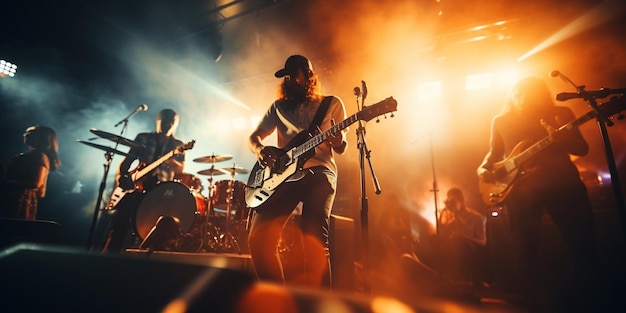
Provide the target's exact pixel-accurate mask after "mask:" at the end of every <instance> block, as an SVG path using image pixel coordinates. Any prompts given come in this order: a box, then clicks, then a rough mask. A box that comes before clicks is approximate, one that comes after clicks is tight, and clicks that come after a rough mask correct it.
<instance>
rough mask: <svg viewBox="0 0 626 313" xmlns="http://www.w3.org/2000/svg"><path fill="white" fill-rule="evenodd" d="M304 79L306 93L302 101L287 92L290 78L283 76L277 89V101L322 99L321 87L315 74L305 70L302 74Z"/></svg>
mask: <svg viewBox="0 0 626 313" xmlns="http://www.w3.org/2000/svg"><path fill="white" fill-rule="evenodd" d="M304 77H305V79H306V87H305V89H306V92H305V97H304V99H297V98H296V97H294V95H293V94H290V92H289V85H288V84H289V81H288V80H289V79H291V77H289V76H285V78H283V81H282V83H281V84H280V85H279V87H278V95H277V97H278V100H282V101H293V100H319V99H321V98H322V92H321V90H322V86H321V83H320V81H319V78H318V76H317V74H316V73H315V72H313V71H312V70H306V71H305V73H304Z"/></svg>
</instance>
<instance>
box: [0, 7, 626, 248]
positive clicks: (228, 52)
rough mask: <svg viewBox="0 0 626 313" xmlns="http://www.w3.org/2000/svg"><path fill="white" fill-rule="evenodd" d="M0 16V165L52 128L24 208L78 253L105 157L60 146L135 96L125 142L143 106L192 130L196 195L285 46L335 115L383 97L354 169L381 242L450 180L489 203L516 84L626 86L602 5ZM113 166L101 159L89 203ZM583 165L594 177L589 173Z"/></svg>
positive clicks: (70, 144) (349, 201)
mask: <svg viewBox="0 0 626 313" xmlns="http://www.w3.org/2000/svg"><path fill="white" fill-rule="evenodd" d="M2 10H3V20H2V22H0V23H1V24H0V25H2V26H1V27H2V28H1V29H2V36H1V39H0V59H2V60H5V61H8V62H11V63H14V64H16V65H17V71H16V73H15V75H14V77H10V76H8V75H5V76H4V77H2V78H0V104H1V106H2V107H1V108H2V115H1V117H0V119H1V124H2V138H1V139H0V140H1V143H0V145H1V147H2V149H1V152H0V157H1V158H0V159H1V160H2V162H5V161H6V160H7V159H8V158H9V157H10V156H11V155H13V154H16V153H19V152H21V151H23V150H24V149H25V146H24V145H23V144H22V142H21V140H22V137H21V135H22V132H23V131H24V129H25V128H26V127H28V126H29V125H33V124H40V125H47V126H50V127H53V128H54V129H56V131H57V134H58V137H59V145H60V157H61V160H62V166H61V168H60V169H59V170H58V171H57V172H55V173H53V174H51V176H50V178H49V180H50V187H49V188H50V190H49V197H48V198H47V199H45V200H43V201H42V204H41V209H40V213H39V214H40V215H39V216H40V218H41V219H48V220H55V221H58V222H59V223H61V225H62V235H63V241H64V243H67V244H70V245H77V246H83V245H85V244H87V238H88V234H89V231H90V227H91V222H92V218H93V216H94V213H95V212H94V211H95V210H94V207H95V201H96V199H97V195H98V188H99V184H100V181H101V179H102V176H103V164H104V163H105V159H104V152H103V151H101V150H98V149H95V148H92V147H89V146H87V145H83V144H80V143H78V142H77V141H76V140H77V139H80V140H85V141H90V142H93V143H96V144H101V145H107V146H111V147H112V146H113V144H112V143H110V142H107V140H106V139H102V138H96V137H97V136H95V135H94V134H92V133H91V132H90V131H89V130H90V129H91V128H97V129H100V130H104V131H107V132H111V133H115V134H120V131H121V129H122V126H118V127H115V126H114V125H115V124H116V123H117V122H118V121H120V120H121V119H123V118H124V117H125V116H127V115H128V114H129V113H130V112H132V111H133V110H134V109H135V108H137V107H138V106H139V105H141V104H144V103H145V104H147V105H148V107H149V109H148V111H147V112H139V113H137V114H136V115H134V116H133V117H132V118H131V119H130V121H129V123H128V128H127V129H126V132H125V133H123V134H122V135H123V136H125V137H127V138H130V139H132V138H134V136H135V135H136V134H137V133H139V132H144V131H153V130H154V118H155V116H156V113H157V112H158V111H159V110H161V109H163V108H173V109H175V110H176V111H177V112H178V113H179V114H180V117H181V120H180V127H179V129H178V132H177V134H176V135H177V137H178V138H180V139H182V140H183V141H185V142H187V141H190V140H192V139H193V140H196V145H195V147H194V148H193V149H192V150H190V151H188V152H187V160H188V161H187V163H186V167H185V171H186V172H188V173H191V174H194V175H196V176H198V177H199V178H200V179H201V180H202V182H203V184H204V191H203V192H204V193H205V194H206V190H207V188H206V187H207V185H208V181H207V177H206V176H202V175H198V174H197V172H198V171H200V170H203V169H206V168H208V167H209V165H207V164H202V163H195V162H192V161H191V160H192V159H194V158H197V157H202V156H206V155H211V154H218V155H222V154H226V155H232V156H233V158H232V160H230V161H225V162H222V163H217V164H216V166H217V167H229V166H232V165H237V166H242V167H245V168H247V169H251V168H252V165H253V163H254V161H255V159H254V157H253V155H252V153H250V152H249V150H248V148H247V145H246V138H247V136H248V134H249V133H250V132H251V131H252V129H253V128H254V127H255V125H256V122H257V121H258V119H259V116H261V115H262V114H263V113H264V111H265V109H266V108H267V107H268V106H269V105H270V103H271V102H272V100H273V99H274V96H275V94H276V87H277V85H278V83H279V80H278V79H276V78H274V77H273V73H274V71H276V70H277V69H279V68H281V67H282V66H283V63H284V61H285V59H286V58H287V57H288V56H289V55H291V54H303V55H305V56H307V57H309V58H310V59H311V60H312V62H313V67H314V69H315V70H316V71H317V73H318V74H319V76H320V78H321V81H322V86H323V89H324V92H325V93H326V94H333V95H337V96H339V97H341V98H342V99H343V101H344V103H345V105H346V108H347V110H348V114H349V115H350V114H353V113H355V112H356V110H357V103H356V97H355V96H354V94H353V89H354V87H361V81H362V80H363V81H365V82H366V83H367V86H368V91H369V94H368V97H367V99H366V101H365V104H366V105H371V104H374V103H376V102H378V101H380V100H382V99H385V98H387V97H391V96H393V97H394V98H395V99H396V100H397V101H398V110H397V112H395V113H394V117H393V118H392V117H391V116H390V115H387V116H386V117H381V119H380V122H379V123H377V122H375V121H370V122H368V123H367V125H366V129H367V137H366V138H367V146H368V148H369V149H370V150H371V158H370V161H371V163H372V167H373V169H374V172H375V174H376V176H377V178H378V180H379V182H380V185H381V187H382V192H381V193H380V194H379V195H376V194H375V193H374V190H373V184H372V178H371V177H372V176H371V172H370V170H369V166H368V164H367V163H366V164H365V166H366V169H365V173H366V176H365V186H366V196H367V197H368V203H369V219H370V227H371V228H370V230H371V232H372V233H371V235H372V236H373V237H374V243H377V242H378V239H381V240H380V241H381V242H383V245H384V244H388V243H385V242H386V240H387V239H385V238H387V237H389V238H390V240H391V241H392V242H395V244H397V240H395V238H396V237H395V236H396V234H397V233H398V232H402V231H404V230H406V231H408V232H409V233H410V234H411V235H410V237H411V238H404V239H407V240H408V241H417V242H419V241H420V238H421V237H423V236H425V235H429V234H432V233H433V232H434V227H435V226H434V224H435V223H434V221H435V217H434V211H435V203H436V202H438V203H437V206H439V207H442V204H441V203H442V201H443V198H444V197H445V191H446V190H447V189H448V188H450V187H452V186H458V187H461V188H462V189H463V190H464V191H465V193H466V198H467V201H468V202H469V205H470V206H471V207H474V208H476V209H478V210H480V211H483V212H485V213H487V214H488V213H489V208H487V207H486V206H485V205H484V204H483V203H482V202H481V200H480V197H479V194H478V186H477V178H476V175H475V169H476V168H477V166H478V165H479V163H480V162H481V161H482V158H483V156H484V154H485V153H486V151H487V149H488V140H489V138H488V136H489V128H490V121H491V118H492V117H493V115H495V114H496V113H497V112H498V111H499V110H500V108H501V106H502V105H503V104H504V102H505V101H506V97H507V92H508V90H509V88H510V87H511V84H512V83H513V82H514V81H515V80H516V79H518V78H520V77H522V76H525V75H537V76H540V77H542V78H545V79H546V80H547V82H548V84H549V86H550V88H551V90H552V91H553V92H554V93H555V94H557V93H560V92H573V91H575V89H574V87H573V86H572V85H570V84H568V83H567V82H565V81H564V80H562V79H559V78H554V77H551V76H549V73H550V72H551V71H555V70H558V71H560V72H561V73H563V74H565V75H566V76H567V77H569V78H570V79H571V80H573V81H574V82H575V84H577V85H585V86H586V89H587V90H597V89H599V88H602V87H605V88H623V87H626V43H625V42H624V40H623V38H624V31H623V29H624V22H623V21H624V13H625V12H626V8H625V6H624V4H623V2H621V1H617V0H614V1H594V0H575V1H524V2H519V1H508V0H500V1H483V0H472V1H461V0H440V1H434V0H428V1H426V0H423V1H324V0H315V1H303V0H293V1H209V0H205V1H199V0H194V1H185V2H184V3H175V2H171V1H160V0H159V1H105V2H102V3H93V4H90V3H85V2H83V1H71V0H65V1H57V2H48V1H39V2H38V3H30V2H29V3H24V2H21V3H18V2H15V1H14V2H13V3H9V4H5V5H3V9H2ZM608 99H609V98H606V99H602V100H601V102H602V101H607V100H608ZM559 104H561V105H565V106H569V107H571V108H572V109H573V110H574V111H575V112H576V114H577V115H582V114H584V113H586V112H588V111H589V110H590V107H589V106H588V105H587V103H586V102H584V101H583V100H581V99H575V100H569V101H567V102H562V103H559ZM355 128H356V125H352V127H351V128H350V132H349V135H348V139H349V145H350V146H349V149H348V152H347V153H346V154H345V155H343V156H340V157H338V162H339V167H340V169H339V170H340V173H339V175H340V178H339V190H338V195H337V201H336V205H335V211H334V213H335V214H338V215H341V216H345V217H350V218H357V217H358V216H359V210H360V209H361V201H360V198H361V196H362V195H361V188H360V186H361V185H360V175H359V153H358V150H357V147H356V135H355V131H354V130H355ZM581 129H582V131H583V133H584V135H585V137H586V138H587V140H588V141H589V142H590V144H591V146H592V149H591V152H590V153H589V155H588V156H586V157H584V158H580V159H578V160H576V163H577V165H578V166H579V168H580V170H581V171H583V172H585V173H590V174H589V177H591V178H592V179H591V180H589V181H588V183H589V185H590V186H591V187H592V188H596V187H597V188H599V189H601V191H600V192H598V197H599V198H597V199H599V200H597V199H596V200H597V201H596V202H597V209H598V210H606V208H605V207H606V205H607V204H606V203H607V202H608V203H612V201H614V200H612V199H611V197H612V195H611V192H610V190H608V187H607V186H606V185H607V184H610V176H609V175H608V174H609V172H608V168H607V161H606V158H605V155H604V150H603V147H602V140H601V137H600V134H599V131H598V126H597V124H596V123H595V122H593V121H591V122H589V123H587V124H585V125H583V126H582V127H581ZM625 130H626V126H624V122H619V121H617V123H616V125H615V126H614V127H612V128H610V129H609V135H610V138H611V140H612V142H613V149H614V155H615V158H616V161H617V163H618V165H619V167H620V168H621V167H623V163H624V156H625V154H626V149H624V146H625V145H624V140H625V138H626V136H625V135H624V133H625ZM272 140H273V139H270V140H268V142H267V143H268V144H271V143H272ZM119 149H120V150H123V151H127V150H125V149H124V147H123V146H121V147H119ZM120 161H121V156H119V155H116V156H115V157H114V159H113V161H112V168H111V171H110V172H109V175H108V180H107V185H106V186H107V190H106V191H105V193H104V199H105V201H106V200H107V197H108V195H109V193H110V190H111V188H112V186H113V177H114V173H115V168H116V166H117V164H118V163H119V162H120ZM598 175H599V176H600V177H602V179H603V182H599V181H596V180H594V178H595V177H597V176H598ZM223 179H228V177H226V176H218V177H216V180H223ZM235 179H236V180H239V181H244V182H245V181H247V176H246V175H237V176H236V177H235ZM435 187H436V188H437V192H434V191H433V189H435ZM607 190H608V191H607ZM436 199H437V200H436ZM608 206H609V207H610V206H611V205H610V204H609V205H608ZM193 209H194V208H181V210H193ZM612 210H613V211H612V212H613V213H612V214H617V213H615V209H614V207H613V209H612ZM612 220H613V221H614V223H616V224H614V226H615V227H614V228H612V229H614V230H615V232H614V233H612V234H611V235H610V236H611V237H614V238H618V240H619V238H620V231H621V226H620V225H619V223H618V219H612ZM399 230H401V231H399ZM400 236H402V235H400Z"/></svg>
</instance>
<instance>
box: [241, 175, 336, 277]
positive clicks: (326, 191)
mask: <svg viewBox="0 0 626 313" xmlns="http://www.w3.org/2000/svg"><path fill="white" fill-rule="evenodd" d="M307 171H309V173H308V174H307V175H306V176H305V177H303V178H302V179H300V180H298V181H290V182H284V183H283V184H282V185H281V186H279V187H278V188H277V190H276V191H275V193H274V194H273V195H272V196H271V197H270V198H269V199H268V200H267V201H266V202H265V203H263V204H262V205H261V206H259V207H257V208H256V209H255V212H254V216H253V217H252V222H251V226H250V232H249V235H248V243H249V246H250V253H251V255H252V261H253V264H254V268H255V270H256V273H257V275H258V277H259V279H261V280H269V281H274V282H285V283H288V284H293V285H304V286H316V287H319V286H326V287H329V286H330V255H329V249H328V235H329V221H330V213H331V209H332V205H333V202H334V200H335V190H336V184H337V183H336V176H335V174H334V173H333V172H332V171H330V170H328V169H326V168H325V167H314V168H311V169H307ZM299 202H302V217H301V219H300V225H297V228H296V229H295V231H296V232H298V233H299V235H301V236H294V237H298V238H300V239H299V240H300V244H301V247H302V249H301V253H292V254H289V256H287V259H284V258H283V259H282V260H281V257H279V255H278V253H277V247H278V243H279V241H280V240H281V234H282V233H283V229H284V228H285V225H286V224H287V221H288V219H289V217H290V215H291V213H292V212H293V210H294V209H295V208H296V206H297V205H298V203H299ZM293 231H294V229H291V230H289V232H290V233H293ZM294 250H295V251H300V249H294ZM281 261H282V262H281Z"/></svg>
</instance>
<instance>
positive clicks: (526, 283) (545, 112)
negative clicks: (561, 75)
mask: <svg viewBox="0 0 626 313" xmlns="http://www.w3.org/2000/svg"><path fill="white" fill-rule="evenodd" d="M574 119H575V116H574V113H573V112H572V110H571V109H569V108H567V107H562V106H556V105H554V103H553V102H552V97H551V94H550V91H549V89H548V86H547V84H546V83H545V82H544V81H543V80H541V79H539V78H536V77H526V78H523V79H521V80H520V81H518V82H517V83H516V84H515V86H514V87H513V89H512V90H511V93H510V99H509V101H508V104H507V105H506V107H505V110H504V111H503V112H502V113H500V114H499V115H497V116H495V117H494V118H493V120H492V125H491V139H490V150H489V152H488V153H487V155H486V156H485V158H484V161H483V162H482V164H481V165H480V166H479V168H478V170H477V173H478V175H479V179H481V180H482V181H484V182H495V181H496V179H497V178H498V177H497V176H496V173H494V169H496V167H497V164H496V163H497V162H499V161H502V160H505V159H507V158H510V157H512V156H514V155H512V152H514V148H515V147H516V145H518V144H519V143H520V142H522V141H524V143H528V144H532V143H534V142H537V141H539V140H541V139H544V138H545V137H547V136H548V135H549V136H552V139H553V142H552V144H550V145H549V146H547V147H545V148H544V149H543V150H541V151H538V152H537V153H536V154H535V155H534V157H532V158H531V159H530V160H528V161H527V162H526V163H524V164H522V166H521V171H522V172H523V174H522V175H521V176H520V177H519V178H517V179H516V180H515V181H514V183H513V185H512V189H511V190H510V193H509V195H508V196H507V197H506V198H505V199H504V202H503V204H504V208H505V210H506V213H508V217H509V230H510V233H511V238H512V241H513V242H512V243H513V249H514V257H515V260H514V261H516V264H517V266H518V267H519V273H520V277H521V279H522V289H521V290H522V291H523V292H524V295H525V296H526V297H527V304H529V305H532V306H540V307H543V309H546V306H551V305H555V304H557V303H551V302H552V301H553V299H554V297H553V296H554V295H555V294H550V293H547V292H546V290H545V288H543V287H544V286H549V285H550V283H554V282H555V279H556V277H554V274H553V275H551V273H552V272H551V271H545V272H544V271H542V262H541V261H542V257H541V256H540V255H539V253H538V252H539V247H540V242H541V238H542V236H541V232H540V230H541V224H542V214H543V212H544V210H545V211H546V212H547V213H548V214H549V216H550V217H551V218H552V221H553V222H554V225H556V227H557V228H558V230H559V231H560V233H561V235H562V238H563V239H564V242H565V243H566V244H567V247H568V248H569V251H570V252H571V256H572V261H573V266H574V274H575V277H574V278H573V279H572V281H571V282H568V284H570V286H568V287H581V290H582V288H583V287H585V286H588V287H591V286H593V284H591V280H592V278H593V277H594V275H595V273H596V266H597V257H596V238H595V236H596V230H595V224H594V216H593V214H592V206H591V202H590V200H589V197H588V195H587V189H586V187H585V185H584V184H583V182H582V181H581V179H580V176H579V173H578V169H577V168H576V166H575V165H574V163H573V162H572V161H571V159H570V155H575V156H584V155H585V154H587V152H588V150H589V146H588V144H587V142H586V141H585V139H584V138H583V136H582V134H581V133H580V131H579V130H578V129H577V128H575V127H574V128H572V129H563V130H559V131H556V130H557V129H558V128H559V127H560V126H562V125H564V124H565V123H568V122H571V121H573V120H574ZM592 288H593V287H592ZM590 298H591V296H590V294H584V295H583V294H579V295H576V296H574V297H573V298H572V300H567V302H569V303H578V302H575V301H573V300H576V301H577V300H583V299H590ZM577 309H578V310H580V309H583V308H582V307H578V308H577Z"/></svg>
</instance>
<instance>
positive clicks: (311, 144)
mask: <svg viewBox="0 0 626 313" xmlns="http://www.w3.org/2000/svg"><path fill="white" fill-rule="evenodd" d="M357 115H358V112H357V113H354V114H352V115H351V116H349V117H348V118H347V119H345V120H343V121H342V122H340V123H338V124H335V125H333V126H332V127H331V128H329V129H327V130H325V131H323V132H321V133H319V134H317V135H315V136H313V137H311V139H309V140H307V141H306V142H304V143H303V144H301V145H299V146H297V147H294V148H293V150H292V151H293V157H294V158H298V157H299V156H301V155H303V154H305V153H307V152H308V151H309V150H311V149H313V148H315V147H317V146H318V145H319V144H321V143H322V142H324V141H325V140H326V139H328V137H329V136H330V134H336V133H339V132H340V131H342V130H344V129H345V128H347V127H348V126H350V125H352V124H353V123H354V122H356V121H357V120H358V117H357Z"/></svg>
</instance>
